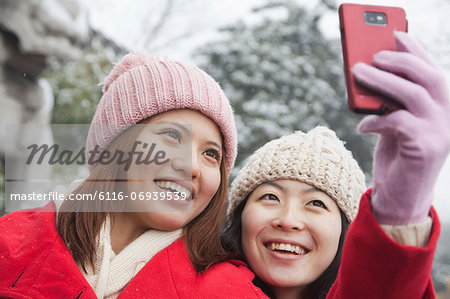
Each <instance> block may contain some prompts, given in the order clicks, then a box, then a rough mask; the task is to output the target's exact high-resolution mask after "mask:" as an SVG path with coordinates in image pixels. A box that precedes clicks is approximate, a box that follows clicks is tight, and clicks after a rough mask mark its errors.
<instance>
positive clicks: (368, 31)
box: [339, 4, 408, 114]
mask: <svg viewBox="0 0 450 299" xmlns="http://www.w3.org/2000/svg"><path fill="white" fill-rule="evenodd" d="M339 21H340V30H341V42H342V52H343V56H344V71H345V81H346V84H347V93H348V106H349V109H350V110H351V111H354V112H356V113H363V114H386V113H389V112H391V111H395V110H398V109H401V108H402V106H400V105H399V104H397V103H396V102H395V101H394V100H392V99H389V98H387V97H385V96H382V95H380V94H377V93H376V92H374V91H372V90H369V89H367V88H365V87H363V86H362V85H359V84H358V83H357V82H356V81H355V78H354V77H353V74H352V71H351V69H352V67H353V65H354V64H355V63H357V62H365V63H367V64H370V65H373V62H372V57H373V55H374V54H375V53H377V52H379V51H381V50H395V39H394V30H397V31H405V32H406V31H407V30H408V22H407V20H406V16H405V11H404V10H403V9H402V8H400V7H388V6H372V5H359V4H342V5H341V6H340V7H339Z"/></svg>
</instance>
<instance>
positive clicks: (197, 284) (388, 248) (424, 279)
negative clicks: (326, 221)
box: [0, 193, 440, 299]
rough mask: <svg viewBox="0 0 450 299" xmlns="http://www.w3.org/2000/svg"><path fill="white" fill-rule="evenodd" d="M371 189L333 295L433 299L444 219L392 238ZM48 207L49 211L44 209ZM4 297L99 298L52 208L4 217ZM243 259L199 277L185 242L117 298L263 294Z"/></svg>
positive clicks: (0, 250)
mask: <svg viewBox="0 0 450 299" xmlns="http://www.w3.org/2000/svg"><path fill="white" fill-rule="evenodd" d="M369 196H370V193H367V194H366V195H365V196H363V199H362V201H361V207H360V212H359V214H358V216H357V218H356V219H355V221H354V222H353V223H352V225H351V227H350V230H349V233H348V235H347V240H346V245H345V249H344V256H343V262H342V266H341V269H340V273H339V276H338V279H337V281H336V283H335V284H334V286H333V288H332V290H331V292H330V294H329V296H328V298H434V291H433V287H432V284H431V278H430V273H431V265H432V261H433V256H434V250H435V248H436V242H437V238H438V235H439V229H440V224H439V221H438V218H437V216H436V213H435V212H434V210H433V211H432V217H433V221H434V225H433V232H432V235H431V238H430V242H429V245H428V246H427V247H426V248H414V247H408V246H401V245H398V244H397V243H395V242H393V241H391V240H390V239H389V237H388V236H386V235H385V233H384V232H383V231H382V229H381V228H380V227H379V225H378V224H377V222H376V221H375V219H374V218H373V216H372V215H371V212H370V205H369ZM42 210H46V211H47V212H46V213H40V211H42ZM0 232H1V235H0V298H5V297H6V298H34V299H37V298H80V299H83V298H96V297H95V294H94V291H93V290H92V288H91V287H90V286H89V284H88V283H87V281H86V280H85V279H84V276H83V275H82V274H81V272H80V271H79V270H78V267H77V265H76V264H75V262H74V260H73V258H72V256H71V255H70V253H69V251H68V250H67V248H66V246H65V244H64V243H63V242H62V240H61V238H60V237H59V235H58V234H57V231H56V225H55V213H54V206H53V205H52V204H51V205H47V206H45V207H44V208H43V209H37V210H31V211H29V212H16V213H11V214H8V215H6V216H4V217H2V218H0ZM253 278H254V274H253V273H252V272H251V271H250V270H248V268H247V267H246V266H245V264H244V263H242V262H238V261H230V262H225V263H221V264H219V265H215V266H213V267H212V268H211V269H209V270H208V271H207V272H206V273H204V274H202V275H197V274H196V273H195V270H194V268H193V267H192V265H191V263H190V261H189V258H188V255H187V252H186V248H185V246H184V242H183V240H178V241H176V242H175V243H173V244H172V245H171V246H169V247H167V248H166V249H164V250H162V251H161V252H159V253H158V254H156V255H155V256H154V257H153V258H152V259H151V260H150V261H149V262H148V263H147V265H145V267H144V268H142V269H141V271H140V272H139V273H138V274H137V275H136V276H135V277H134V278H133V279H132V280H131V282H130V283H129V284H128V285H127V287H126V288H125V289H124V290H123V291H122V293H121V294H120V296H119V299H120V298H266V296H265V295H264V294H263V293H262V292H261V290H260V289H259V288H257V287H255V286H254V285H253V283H252V280H253Z"/></svg>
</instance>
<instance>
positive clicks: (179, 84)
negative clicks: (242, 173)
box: [86, 54, 237, 172]
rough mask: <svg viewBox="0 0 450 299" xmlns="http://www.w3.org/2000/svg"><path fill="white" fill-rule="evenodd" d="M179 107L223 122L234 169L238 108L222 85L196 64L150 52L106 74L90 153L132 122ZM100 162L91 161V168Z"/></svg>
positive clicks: (229, 166) (230, 165)
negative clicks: (231, 102)
mask: <svg viewBox="0 0 450 299" xmlns="http://www.w3.org/2000/svg"><path fill="white" fill-rule="evenodd" d="M174 109H191V110H196V111H199V112H201V113H203V114H204V115H206V116H207V117H209V118H210V119H211V120H212V121H214V122H215V123H216V124H217V126H218V127H219V129H220V131H221V133H222V135H223V139H224V141H223V142H224V151H225V163H226V167H227V171H228V172H230V171H231V169H232V168H233V165H234V161H235V159H236V154H237V132H236V126H235V123H234V117H233V110H232V108H231V105H230V103H229V101H228V99H227V97H226V96H225V94H224V93H223V91H222V89H221V88H220V86H219V84H218V83H217V82H216V81H214V79H213V78H211V77H210V76H209V75H208V74H206V73H205V72H204V71H202V70H200V69H199V68H197V67H195V66H191V65H188V64H183V63H180V62H176V61H170V60H166V59H159V58H156V57H154V56H151V55H148V54H128V55H126V56H124V57H123V58H122V60H121V61H119V62H118V63H117V64H116V65H115V66H114V68H113V69H112V71H111V73H110V74H109V75H108V76H107V77H106V78H105V80H104V82H103V96H102V98H101V99H100V102H99V104H98V106H97V111H96V113H95V115H94V118H93V120H92V123H91V127H90V129H89V133H88V138H87V141H86V154H87V153H89V152H90V151H92V150H93V149H94V148H95V146H96V145H98V150H99V151H100V152H101V151H103V150H105V149H106V148H107V147H108V146H109V144H110V143H111V142H112V140H113V139H114V138H115V137H117V136H118V135H119V134H120V133H121V132H123V131H124V130H125V129H127V128H128V127H129V126H131V125H133V124H136V123H138V122H140V121H141V120H144V119H146V118H148V117H151V116H153V115H156V114H159V113H162V112H166V111H169V110H174ZM97 124H99V125H100V124H102V125H111V126H101V129H98V128H97V129H94V128H93V127H95V126H92V125H97ZM96 158H98V155H97V157H95V159H94V160H96ZM94 167H95V165H89V169H90V170H92V169H93V168H94Z"/></svg>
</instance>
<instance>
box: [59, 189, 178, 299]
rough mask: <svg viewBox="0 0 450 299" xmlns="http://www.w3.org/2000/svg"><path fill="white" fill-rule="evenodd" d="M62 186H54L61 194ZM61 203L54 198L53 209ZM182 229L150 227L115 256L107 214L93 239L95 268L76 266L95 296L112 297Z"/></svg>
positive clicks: (109, 298) (175, 238)
mask: <svg viewBox="0 0 450 299" xmlns="http://www.w3.org/2000/svg"><path fill="white" fill-rule="evenodd" d="M80 183H81V181H80V180H78V181H74V182H72V184H71V185H70V186H69V188H68V190H74V189H75V187H76V186H77V185H78V184H80ZM64 189H65V188H63V187H61V186H58V187H57V188H56V190H57V191H58V192H60V193H67V191H68V190H67V189H66V190H64ZM61 204H62V201H55V207H56V212H58V210H59V208H60V207H61ZM181 232H182V230H181V229H179V230H176V231H171V232H167V231H159V230H154V229H150V230H148V231H146V232H145V233H143V234H142V235H140V236H139V237H138V238H137V239H136V240H134V241H133V242H131V243H130V244H128V245H127V246H126V247H125V248H124V249H122V251H120V252H119V254H117V255H116V254H115V253H114V251H113V250H112V247H111V235H110V234H111V224H110V219H109V217H107V219H106V221H105V223H103V225H102V227H101V229H100V234H99V236H98V237H97V239H96V241H99V242H97V243H98V244H99V245H98V247H97V251H96V252H95V254H96V256H95V260H94V269H92V268H91V267H89V266H88V267H86V268H87V271H88V273H85V272H84V271H83V268H82V267H81V266H80V265H78V268H79V269H80V271H81V273H83V275H84V277H85V278H86V280H87V281H88V283H89V285H90V286H91V287H92V289H93V290H94V291H95V294H96V295H97V297H98V298H103V299H113V298H114V299H115V298H117V297H118V296H119V295H120V292H121V291H122V290H123V289H124V288H125V287H126V285H127V284H128V283H129V282H130V281H131V280H132V279H133V277H134V276H136V274H137V273H138V272H139V271H140V270H141V269H142V268H143V267H144V266H145V264H147V262H148V261H150V259H151V258H152V257H153V256H154V255H155V254H157V253H158V252H160V251H161V250H163V249H164V248H166V247H168V246H169V245H170V244H172V243H173V242H175V241H176V240H177V239H179V238H180V237H181Z"/></svg>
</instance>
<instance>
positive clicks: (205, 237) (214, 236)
mask: <svg viewBox="0 0 450 299" xmlns="http://www.w3.org/2000/svg"><path fill="white" fill-rule="evenodd" d="M135 127H142V126H135ZM135 127H133V128H135ZM140 130H141V129H135V130H130V129H128V130H126V131H125V132H126V133H125V132H124V133H122V134H121V135H119V137H118V138H116V139H114V141H113V142H112V143H111V144H110V146H109V147H108V150H109V151H110V152H115V151H116V149H120V150H122V151H124V152H129V151H130V150H131V146H132V145H133V144H134V142H135V140H136V139H137V136H138V134H139V132H140ZM111 164H114V163H108V164H105V165H104V164H98V165H97V166H96V167H95V168H94V169H93V171H92V172H91V174H90V176H89V177H88V178H87V179H86V180H85V181H83V182H82V183H81V184H80V186H78V187H77V188H76V189H75V190H74V191H73V192H72V194H94V193H95V192H98V193H99V192H114V191H117V188H119V187H118V183H119V182H124V178H126V176H124V174H123V170H122V167H116V165H113V166H112V165H111ZM220 177H221V180H220V185H219V188H218V190H217V192H216V194H215V195H214V196H213V198H212V199H211V201H210V202H209V204H208V205H207V207H206V208H205V209H204V210H203V211H202V212H201V213H200V214H199V215H198V216H197V217H196V218H194V219H193V220H192V221H191V222H190V223H188V224H187V225H186V226H185V227H184V228H183V234H184V236H185V239H186V248H187V252H188V255H189V259H190V261H191V263H192V265H193V266H194V268H195V270H196V271H197V272H203V271H205V270H206V269H207V268H208V267H210V266H212V265H214V264H216V263H219V262H221V261H223V260H225V259H226V258H227V256H228V255H227V253H226V251H225V250H224V249H223V247H222V245H221V242H220V228H221V226H222V223H223V221H224V219H225V214H226V202H227V190H228V174H227V172H226V164H225V159H224V158H223V159H222V161H221V163H220ZM125 180H126V179H125ZM99 181H100V182H102V184H100V183H98V182H99ZM100 189H101V190H100ZM111 202H112V201H111ZM81 204H82V205H83V206H80V205H81ZM105 204H106V205H108V204H110V201H99V200H93V201H87V203H86V201H69V200H66V201H65V202H64V203H63V204H62V205H61V207H60V209H59V212H58V216H57V229H58V233H59V235H60V236H61V238H62V240H63V241H64V243H65V244H66V246H67V248H68V250H69V251H70V253H71V254H72V256H73V258H74V260H75V262H76V263H77V264H78V265H80V266H81V267H82V268H83V270H84V271H85V272H87V271H86V266H90V267H93V265H94V261H95V252H96V248H97V243H96V237H97V236H98V234H99V233H100V229H101V226H102V225H103V223H104V222H105V220H106V217H107V216H108V215H109V216H111V220H112V221H114V214H115V213H117V212H120V210H121V209H122V206H121V205H117V203H115V206H106V205H105ZM86 205H91V207H92V209H89V207H87V206H86ZM88 210H91V211H102V212H85V211H88ZM79 211H84V212H79Z"/></svg>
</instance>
